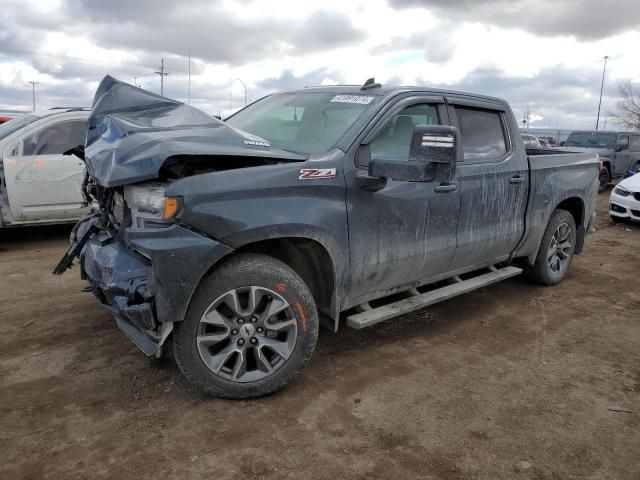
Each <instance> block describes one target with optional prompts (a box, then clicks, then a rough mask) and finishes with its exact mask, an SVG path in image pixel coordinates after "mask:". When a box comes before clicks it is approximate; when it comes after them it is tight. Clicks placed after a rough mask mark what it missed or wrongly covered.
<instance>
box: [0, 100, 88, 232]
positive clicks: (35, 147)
mask: <svg viewBox="0 0 640 480" xmlns="http://www.w3.org/2000/svg"><path fill="white" fill-rule="evenodd" d="M88 117H89V111H88V110H87V109H80V108H71V109H67V108H63V109H52V110H46V111H43V112H34V113H28V114H23V115H21V116H19V117H16V118H15V119H13V120H11V121H10V122H7V123H4V124H2V125H0V227H9V226H19V225H34V224H43V223H61V222H76V221H78V219H80V218H81V217H82V216H84V215H86V214H87V213H88V212H89V206H88V202H87V201H86V199H85V198H84V197H83V195H82V183H83V180H84V176H85V166H84V163H83V162H82V160H80V159H79V158H77V157H75V156H69V155H63V154H64V153H65V152H66V151H68V150H70V149H72V148H73V147H76V146H78V144H79V143H81V144H83V143H84V139H85V138H86V136H87V126H86V121H87V118H88Z"/></svg>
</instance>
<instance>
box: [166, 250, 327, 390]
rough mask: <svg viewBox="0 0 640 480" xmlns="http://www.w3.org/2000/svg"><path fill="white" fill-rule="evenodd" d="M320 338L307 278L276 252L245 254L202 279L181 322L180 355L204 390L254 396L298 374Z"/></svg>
mask: <svg viewBox="0 0 640 480" xmlns="http://www.w3.org/2000/svg"><path fill="white" fill-rule="evenodd" d="M317 338H318V314H317V310H316V307H315V304H314V301H313V297H312V295H311V292H310V291H309V289H308V288H307V286H306V284H305V283H304V281H303V280H302V279H301V278H300V277H299V276H298V275H297V274H296V272H294V271H293V270H292V269H291V268H289V267H288V266H287V265H286V264H285V263H283V262H281V261H279V260H276V259H275V258H272V257H269V256H266V255H260V254H245V255H240V256H238V257H235V258H232V259H230V260H229V261H227V262H225V263H223V264H222V265H221V266H220V267H218V268H217V269H216V270H215V271H213V273H212V274H211V275H209V276H208V277H207V278H205V279H204V280H203V283H202V284H201V285H200V286H199V288H198V290H197V292H196V294H195V295H194V298H193V299H192V301H191V304H190V305H189V309H188V311H187V315H186V317H185V320H184V321H183V322H182V323H180V324H176V325H175V331H174V337H173V346H174V357H175V359H176V363H177V364H178V367H179V368H180V370H181V371H182V373H183V374H184V376H185V377H186V378H187V380H189V382H191V383H192V384H193V385H194V386H195V387H197V388H198V389H199V390H201V391H202V392H204V393H205V394H207V395H211V396H215V397H222V398H234V399H243V398H253V397H260V396H263V395H268V394H270V393H272V392H275V391H276V390H279V389H281V388H282V387H284V386H285V385H286V384H287V383H288V382H289V381H290V380H291V379H292V378H293V377H294V376H295V375H297V374H298V373H299V372H300V371H301V370H302V368H303V367H304V365H305V364H306V363H307V362H308V361H309V359H310V358H311V355H312V353H313V350H314V348H315V345H316V341H317Z"/></svg>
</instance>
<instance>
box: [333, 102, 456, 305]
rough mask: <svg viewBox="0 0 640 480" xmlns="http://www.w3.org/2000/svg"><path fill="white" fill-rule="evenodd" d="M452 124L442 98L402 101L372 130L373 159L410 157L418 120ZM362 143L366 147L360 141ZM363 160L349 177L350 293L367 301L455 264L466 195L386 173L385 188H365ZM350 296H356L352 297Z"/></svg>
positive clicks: (403, 159)
mask: <svg viewBox="0 0 640 480" xmlns="http://www.w3.org/2000/svg"><path fill="white" fill-rule="evenodd" d="M425 124H426V125H449V117H448V114H447V110H446V108H445V107H444V100H443V99H442V98H441V97H434V96H424V97H420V96H419V97H411V98H408V99H404V100H401V101H398V102H397V103H396V104H395V105H394V106H392V107H391V108H389V109H388V110H387V112H386V113H385V114H384V115H383V116H382V118H380V119H379V121H377V122H376V123H375V125H374V126H373V128H372V129H371V130H370V131H369V132H368V133H367V134H365V137H364V139H363V141H362V143H365V144H368V145H369V148H370V152H371V155H370V157H371V158H372V159H381V160H382V159H384V160H393V161H397V162H407V161H408V159H409V148H410V143H411V137H412V134H413V128H414V126H416V125H425ZM361 148H362V147H361ZM367 168H368V165H367V164H358V165H357V168H356V169H355V170H353V171H351V172H349V170H348V169H345V178H346V181H347V217H348V222H349V255H350V267H351V268H350V271H351V279H350V280H351V281H350V288H349V289H348V290H349V291H350V292H351V295H350V299H351V300H352V301H355V302H356V303H360V302H358V300H357V299H361V300H363V301H366V300H367V299H368V298H370V297H375V296H379V294H382V293H387V292H389V291H390V290H391V291H392V290H393V289H394V288H402V287H404V288H406V287H407V286H411V285H412V284H415V283H417V282H419V281H420V280H421V279H425V278H427V277H432V276H435V275H438V274H441V273H443V272H446V271H447V269H448V268H449V265H450V263H451V260H452V258H453V256H454V253H455V249H456V228H457V220H458V212H459V208H460V195H459V191H458V189H457V185H456V181H455V180H454V181H453V182H452V184H453V185H455V187H452V188H449V189H446V191H442V189H437V188H436V187H438V186H439V183H438V182H435V181H434V182H410V181H396V180H392V179H387V183H386V186H384V188H382V189H380V190H378V191H368V190H366V189H364V188H361V187H360V186H359V184H358V180H357V177H363V176H367ZM347 301H349V299H347Z"/></svg>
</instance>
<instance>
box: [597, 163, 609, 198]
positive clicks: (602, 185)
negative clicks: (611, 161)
mask: <svg viewBox="0 0 640 480" xmlns="http://www.w3.org/2000/svg"><path fill="white" fill-rule="evenodd" d="M609 182H611V172H610V171H609V168H607V166H606V165H603V166H602V170H600V172H599V173H598V193H602V192H604V191H605V190H606V189H607V187H608V186H609Z"/></svg>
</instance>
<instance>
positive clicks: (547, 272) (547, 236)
mask: <svg viewBox="0 0 640 480" xmlns="http://www.w3.org/2000/svg"><path fill="white" fill-rule="evenodd" d="M563 224H566V225H568V227H569V229H570V239H571V249H570V252H569V258H568V262H567V264H566V266H564V268H563V269H562V270H561V271H559V272H558V273H554V272H553V271H552V269H551V267H550V265H549V250H550V248H551V246H552V244H553V242H554V234H555V233H556V231H557V230H558V228H559V227H560V226H561V225H563ZM576 238H577V237H576V223H575V220H574V219H573V215H571V213H569V212H567V211H566V210H560V209H558V210H554V211H553V213H552V214H551V218H550V219H549V223H548V224H547V228H546V229H545V231H544V235H543V236H542V240H541V242H540V248H539V249H538V255H537V256H536V261H535V263H534V264H533V266H529V267H527V268H526V269H525V273H526V274H527V277H528V278H529V279H530V280H531V281H533V282H536V283H539V284H542V285H547V286H551V285H556V284H557V283H559V282H560V281H561V280H562V279H563V278H564V277H565V276H566V274H567V271H568V269H569V266H570V264H571V260H572V259H573V254H574V251H575V246H576Z"/></svg>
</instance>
